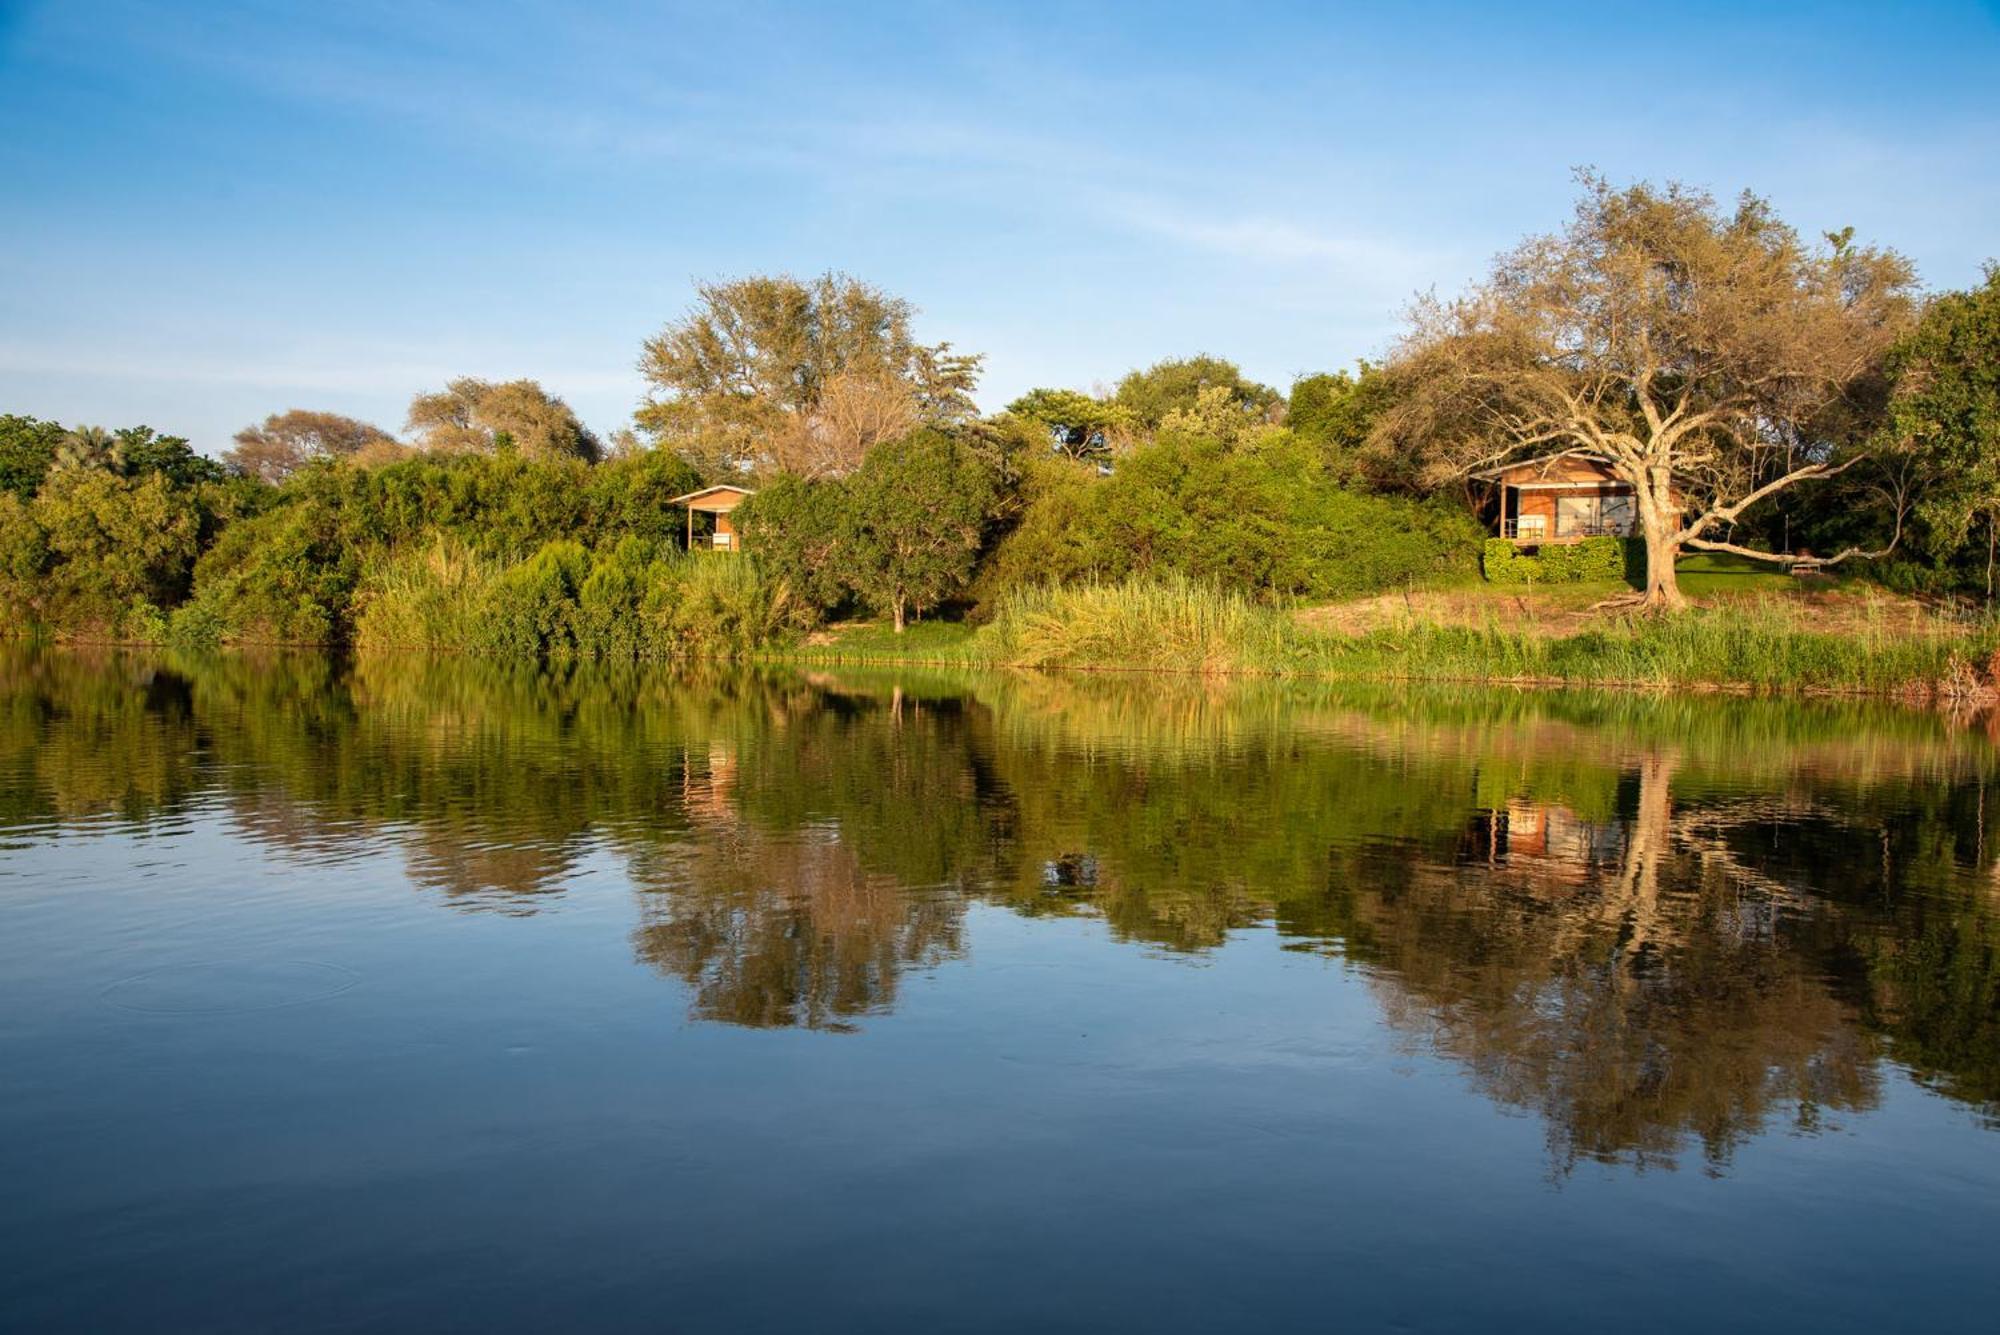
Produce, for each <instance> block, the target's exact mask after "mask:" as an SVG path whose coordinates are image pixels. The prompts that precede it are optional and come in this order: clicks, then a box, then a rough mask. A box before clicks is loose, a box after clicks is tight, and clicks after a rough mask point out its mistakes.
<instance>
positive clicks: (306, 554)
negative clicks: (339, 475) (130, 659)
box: [176, 505, 361, 644]
mask: <svg viewBox="0 0 2000 1335" xmlns="http://www.w3.org/2000/svg"><path fill="white" fill-rule="evenodd" d="M360 569H361V555H360V553H359V552H358V551H357V550H356V549H355V548H353V547H351V546H347V545H345V544H343V543H342V542H341V541H340V539H339V534H338V531H337V528H336V526H335V525H334V523H333V522H332V521H331V515H330V513H329V512H328V511H327V510H326V509H325V508H324V507H321V506H314V505H284V506H280V507H279V508H277V509H275V510H271V511H269V512H267V513H264V514H260V515H256V516H254V517H252V518H249V519H245V520H242V521H240V522H238V523H236V524H233V525H231V526H230V527H229V528H227V529H226V530H225V531H224V532H223V534H222V536H221V537H220V538H219V539H218V540H217V541H216V543H215V545H214V546H213V547H211V548H209V550H208V551H207V552H205V553H204V554H203V555H202V557H201V559H200V560H199V561H198V562H196V563H195V569H194V590H195V593H194V598H193V600H192V601H191V602H189V603H188V604H187V605H186V606H185V607H184V608H182V609H181V612H180V613H179V614H177V616H176V626H177V632H176V638H177V639H179V640H183V641H187V642H190V643H200V642H229V643H252V644H328V643H334V642H337V641H341V640H344V639H346V638H347V636H348V634H349V632H350V631H351V629H352V625H351V613H352V608H351V600H352V598H353V594H354V585H355V582H356V580H357V579H358V578H359V577H360Z"/></svg>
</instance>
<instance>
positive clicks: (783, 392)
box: [636, 273, 981, 477]
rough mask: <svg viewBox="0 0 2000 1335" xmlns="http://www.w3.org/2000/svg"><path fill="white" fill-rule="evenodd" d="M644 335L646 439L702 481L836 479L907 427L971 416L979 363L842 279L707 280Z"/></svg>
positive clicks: (642, 419)
mask: <svg viewBox="0 0 2000 1335" xmlns="http://www.w3.org/2000/svg"><path fill="white" fill-rule="evenodd" d="M696 293H697V295H698V297H699V300H698V302H697V303H696V305H695V308H694V309H693V310H691V311H689V312H688V313H687V314H686V315H684V316H682V317H681V318H680V319H678V320H675V321H674V322H673V323H671V324H669V325H668V326H667V327H666V328H665V329H663V330H661V331H660V333H659V334H658V335H657V336H655V337H653V338H651V339H648V340H647V342H646V345H645V349H644V351H643V353H642V354H641V356H640V358H639V371H640V373H641V374H642V375H644V376H645V378H646V381H647V383H648V384H649V385H650V386H651V392H650V396H649V397H648V399H647V401H646V402H645V403H644V404H643V405H641V407H640V408H639V411H638V413H637V414H636V416H637V420H638V423H639V425H640V427H641V428H642V429H643V430H646V431H648V432H650V433H651V434H652V435H653V436H654V438H655V439H656V440H657V441H658V442H659V443H660V444H661V445H663V446H665V447H667V448H670V449H672V450H673V451H674V452H676V453H678V454H680V455H681V456H682V457H684V458H686V459H688V460H689V461H691V462H693V463H694V464H696V465H697V466H698V467H700V468H701V469H702V470H703V471H704V472H707V473H708V474H709V475H710V476H720V477H728V476H732V475H735V474H739V473H744V472H764V471H776V472H790V473H796V474H799V475H801V476H805V477H833V476H839V475H841V474H843V473H846V472H850V471H852V470H853V469H854V468H856V467H858V466H859V465H860V463H861V460H862V458H863V457H864V456H865V455H866V454H867V453H868V451H869V450H870V449H872V448H873V447H874V446H876V445H878V444H881V443H883V442H885V441H890V440H896V439H900V438H902V437H904V436H907V435H908V434H909V433H910V431H911V430H912V429H913V428H917V427H926V426H931V427H940V426H949V425H952V424H955V423H958V422H962V421H965V420H967V419H969V418H971V417H973V416H974V415H975V414H976V412H977V409H976V408H975V406H974V404H973V402H972V391H973V389H974V387H975V386H976V385H977V384H978V380H979V366H980V360H981V359H980V358H979V357H976V356H967V355H964V354H961V353H954V352H953V351H952V350H951V345H950V344H949V343H937V344H924V343H919V342H918V341H917V339H916V336H915V334H914V333H913V332H912V330H911V324H912V321H913V319H914V318H915V315H916V312H915V310H914V309H913V308H912V307H911V306H910V304H909V303H908V302H907V301H904V300H902V299H901V298H899V297H892V296H890V295H889V294H888V293H886V292H884V291H882V290H881V289H880V288H877V287H874V286H872V285H870V284H868V283H864V282H862V281H861V280H860V279H858V278H853V277H850V276H848V275H846V274H840V273H828V274H822V275H821V276H819V277H818V278H813V279H800V278H794V277H792V276H790V275H789V274H778V275H760V276H755V277H750V278H738V279H732V280H730V281H727V282H717V283H702V284H700V285H699V286H698V287H697V288H696Z"/></svg>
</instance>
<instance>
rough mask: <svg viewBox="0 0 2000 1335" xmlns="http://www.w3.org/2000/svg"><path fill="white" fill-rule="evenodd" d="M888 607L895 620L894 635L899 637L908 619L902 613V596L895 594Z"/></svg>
mask: <svg viewBox="0 0 2000 1335" xmlns="http://www.w3.org/2000/svg"><path fill="white" fill-rule="evenodd" d="M889 605H890V608H891V610H892V612H893V614H894V616H895V618H896V633H897V634H898V635H901V634H902V633H903V627H904V625H905V624H906V623H907V621H908V617H907V616H906V615H905V613H904V607H903V597H902V595H901V594H897V595H896V596H895V597H894V598H892V599H890V600H889Z"/></svg>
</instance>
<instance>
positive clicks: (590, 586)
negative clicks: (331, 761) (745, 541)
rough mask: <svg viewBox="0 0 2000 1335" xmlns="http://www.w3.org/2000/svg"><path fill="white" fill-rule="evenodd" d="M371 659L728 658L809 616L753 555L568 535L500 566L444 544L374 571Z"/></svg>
mask: <svg viewBox="0 0 2000 1335" xmlns="http://www.w3.org/2000/svg"><path fill="white" fill-rule="evenodd" d="M356 603H357V605H358V607H359V609H360V610H359V612H358V614H357V615H356V617H355V630H354V645H355V648H356V650H357V651H359V652H360V653H362V654H364V655H374V654H379V653H384V652H390V651H397V650H417V651H424V652H431V653H449V652H456V651H461V650H470V651H472V652H475V653H481V654H487V655H491V656H494V657H498V658H504V659H511V660H515V661H521V662H533V661H537V660H542V661H556V662H566V661H571V660H576V659H613V660H631V659H641V658H677V657H729V656H731V655H734V654H740V653H745V652H749V651H752V650H756V649H759V648H764V647H769V646H772V645H775V644H778V643H780V642H782V641H783V640H785V639H786V638H788V637H789V636H790V635H792V634H793V633H794V632H795V631H796V630H797V629H799V628H800V627H801V626H802V625H803V624H805V623H806V621H807V620H809V618H808V617H807V616H806V615H805V614H804V610H803V605H802V604H800V603H799V602H798V601H797V600H795V599H793V598H791V597H790V596H789V594H788V593H787V591H786V590H785V588H784V586H783V585H782V583H781V582H780V581H778V580H776V579H774V578H773V577H771V576H770V575H769V574H768V573H767V572H766V571H765V570H764V568H763V566H762V565H761V563H759V562H758V561H757V560H756V559H755V558H754V557H750V556H747V555H738V554H731V553H696V554H694V555H689V554H687V553H684V552H682V551H681V550H679V549H678V548H675V547H672V546H670V545H666V544H659V545H657V546H656V545H655V544H652V543H649V542H647V541H645V540H644V539H638V538H627V539H625V540H624V541H622V542H619V543H618V544H616V545H615V546H612V547H608V548H600V549H598V550H597V551H595V552H593V551H591V550H589V549H587V548H585V547H584V546H583V545H582V544H580V543H577V542H573V541H569V540H567V539H561V540H557V541H555V542H551V543H549V544H547V545H546V546H544V547H543V548H542V549H541V550H539V551H537V552H536V553H534V555H532V556H530V557H528V558H527V559H525V560H522V561H515V562H504V561H498V560H495V559H494V558H491V557H486V556H482V555H480V554H478V553H477V552H474V551H472V550H471V549H470V548H468V547H466V546H465V545H464V544H463V543H460V542H458V541H456V540H455V539H451V538H447V537H438V538H435V539H433V540H432V542H431V543H430V544H428V545H427V546H424V547H413V548H408V549H405V550H403V551H400V552H397V553H394V554H390V555H387V556H384V557H382V558H381V559H378V560H377V561H376V562H375V563H373V564H372V565H371V566H370V567H369V569H368V571H367V573H366V574H365V576H364V577H363V578H362V581H361V584H360V587H359V589H358V590H357V592H356Z"/></svg>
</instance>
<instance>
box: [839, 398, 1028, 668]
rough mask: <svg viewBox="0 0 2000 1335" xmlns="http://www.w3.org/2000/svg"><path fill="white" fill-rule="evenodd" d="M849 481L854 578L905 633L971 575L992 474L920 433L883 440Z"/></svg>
mask: <svg viewBox="0 0 2000 1335" xmlns="http://www.w3.org/2000/svg"><path fill="white" fill-rule="evenodd" d="M844 485H845V487H846V489H847V502H848V513H849V521H848V522H849V523H850V525H851V526H852V528H851V532H852V538H851V540H850V541H849V543H848V544H847V557H848V566H849V571H850V574H849V579H850V582H851V584H852V587H853V588H854V590H855V591H856V592H857V593H859V594H860V595H861V596H862V597H863V598H865V599H866V600H867V601H868V602H869V603H870V604H871V605H873V606H874V607H876V608H878V609H882V610H886V611H887V612H888V613H889V614H890V616H891V618H892V619H893V620H894V622H895V626H896V633H897V634H898V635H900V634H902V633H903V628H904V626H905V625H906V624H907V622H908V618H909V614H910V613H911V612H918V613H922V612H924V611H926V610H928V609H930V608H933V607H936V606H937V605H938V604H939V603H941V602H943V601H944V600H945V599H946V598H948V597H950V596H951V595H952V594H954V593H956V592H958V591H959V590H960V589H962V588H964V587H965V584H966V581H967V580H969V579H970V578H971V576H972V564H973V560H974V558H975V557H977V556H978V554H979V546H980V542H981V540H982V538H983V537H984V536H985V530H986V517H987V513H988V511H989V509H990V507H991V505H992V501H993V483H992V479H991V477H990V476H989V475H988V474H987V472H986V470H985V469H984V468H983V467H981V466H980V464H979V462H978V460H976V459H974V458H973V457H972V456H971V454H970V453H968V452H967V451H966V449H965V447H964V446H962V445H960V444H959V443H958V442H957V441H955V440H953V439H952V438H951V437H949V436H947V435H945V434H944V433H942V432H938V431H920V432H918V433H917V434H916V435H914V436H912V437H910V438H909V439H908V440H904V441H894V442H887V443H884V444H882V445H878V446H876V447H875V448H874V449H873V450H871V451H869V453H868V457H867V458H866V459H865V460H863V461H862V464H861V467H860V468H859V469H857V470H855V472H854V474H853V476H851V477H849V478H848V479H846V482H845V484H844Z"/></svg>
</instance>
